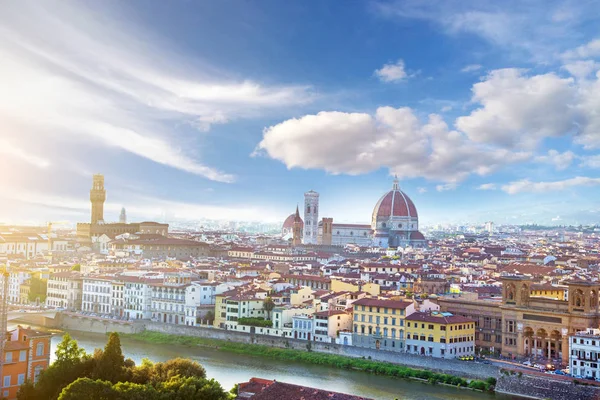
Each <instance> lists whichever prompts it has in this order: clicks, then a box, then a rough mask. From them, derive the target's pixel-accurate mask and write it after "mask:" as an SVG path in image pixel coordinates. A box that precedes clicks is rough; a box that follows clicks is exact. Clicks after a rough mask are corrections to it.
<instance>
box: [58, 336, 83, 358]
mask: <svg viewBox="0 0 600 400" xmlns="http://www.w3.org/2000/svg"><path fill="white" fill-rule="evenodd" d="M55 354H56V362H57V363H71V364H74V363H77V362H81V361H82V360H83V359H84V358H86V357H87V353H86V352H85V350H84V349H82V348H80V347H79V345H78V344H77V341H76V340H75V339H73V338H72V337H71V335H69V334H68V333H65V334H64V335H63V338H62V340H61V342H60V343H59V344H58V345H57V346H56V353H55Z"/></svg>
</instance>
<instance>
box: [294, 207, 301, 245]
mask: <svg viewBox="0 0 600 400" xmlns="http://www.w3.org/2000/svg"><path fill="white" fill-rule="evenodd" d="M292 234H293V236H292V246H300V245H301V244H302V218H300V210H298V206H296V215H295V216H294V224H293V225H292Z"/></svg>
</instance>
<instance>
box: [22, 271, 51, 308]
mask: <svg viewBox="0 0 600 400" xmlns="http://www.w3.org/2000/svg"><path fill="white" fill-rule="evenodd" d="M47 288H48V281H47V280H45V279H40V278H39V277H37V276H32V277H31V279H29V294H28V295H27V299H28V300H29V301H30V302H32V303H33V302H35V301H38V299H39V301H40V303H43V302H44V301H46V290H47Z"/></svg>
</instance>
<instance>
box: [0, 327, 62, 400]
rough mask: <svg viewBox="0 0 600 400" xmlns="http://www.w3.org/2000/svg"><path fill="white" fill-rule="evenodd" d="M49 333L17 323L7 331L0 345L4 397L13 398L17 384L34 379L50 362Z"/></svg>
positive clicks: (36, 379) (15, 396) (14, 397)
mask: <svg viewBox="0 0 600 400" xmlns="http://www.w3.org/2000/svg"><path fill="white" fill-rule="evenodd" d="M51 337H52V334H51V333H49V332H43V331H38V330H35V329H26V328H23V327H21V326H18V327H17V328H16V329H14V330H12V331H10V332H8V334H7V341H6V343H5V345H4V354H3V357H4V364H3V367H2V382H1V386H2V389H1V392H0V393H2V397H3V398H6V399H8V400H13V399H16V398H17V392H18V391H19V387H20V386H21V385H22V384H23V383H25V382H26V381H31V382H34V383H35V382H37V381H38V378H39V376H40V374H41V373H42V371H44V370H45V369H46V368H48V365H50V339H51Z"/></svg>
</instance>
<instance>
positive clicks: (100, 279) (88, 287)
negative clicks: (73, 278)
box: [81, 276, 114, 315]
mask: <svg viewBox="0 0 600 400" xmlns="http://www.w3.org/2000/svg"><path fill="white" fill-rule="evenodd" d="M113 279H114V278H113V277H110V276H87V277H84V278H83V299H82V305H81V311H85V312H93V313H96V314H100V315H110V314H112V281H113Z"/></svg>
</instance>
